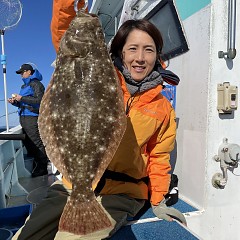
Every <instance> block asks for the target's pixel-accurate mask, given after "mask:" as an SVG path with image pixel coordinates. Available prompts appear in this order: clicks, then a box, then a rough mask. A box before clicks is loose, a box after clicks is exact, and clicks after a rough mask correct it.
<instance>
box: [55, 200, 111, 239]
mask: <svg viewBox="0 0 240 240" xmlns="http://www.w3.org/2000/svg"><path fill="white" fill-rule="evenodd" d="M111 226H112V224H111V222H110V220H109V218H108V216H107V214H106V213H105V212H104V210H103V209H102V207H101V206H100V204H99V203H98V202H97V200H96V198H95V199H93V200H91V201H88V202H86V201H85V202H83V201H82V202H81V201H79V200H78V201H72V200H71V197H70V198H69V200H68V202H67V204H66V205H65V208H64V211H63V213H62V216H61V218H60V221H59V231H63V232H70V233H73V234H76V235H86V234H89V233H93V232H96V231H100V230H103V229H106V228H110V227H111Z"/></svg>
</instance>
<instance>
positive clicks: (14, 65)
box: [0, 0, 92, 127]
mask: <svg viewBox="0 0 240 240" xmlns="http://www.w3.org/2000/svg"><path fill="white" fill-rule="evenodd" d="M90 2H92V1H89V5H90V4H91V3H90ZM21 3H22V17H21V20H20V22H19V23H18V25H17V26H16V27H14V28H13V29H10V30H6V31H5V34H4V49H5V55H6V57H7V74H6V78H7V93H8V94H7V95H8V97H11V94H12V93H19V90H20V87H21V85H22V83H23V82H22V79H21V77H20V76H19V75H17V74H16V73H15V71H16V70H17V69H19V67H20V66H21V64H23V63H26V62H31V63H34V64H35V65H36V66H37V68H38V70H39V71H40V72H41V73H42V75H43V81H42V82H43V84H44V86H45V87H47V85H48V83H49V80H50V78H51V75H52V73H53V70H54V69H53V67H51V63H52V62H53V61H54V59H55V58H56V53H55V49H54V47H53V45H52V39H51V32H50V24H51V18H52V0H44V1H37V0H21ZM1 53H2V49H1ZM0 68H1V69H0V100H1V101H0V127H1V126H5V125H6V121H5V117H1V116H3V115H4V114H5V104H4V101H2V100H3V99H4V83H3V73H2V72H3V71H2V65H1V66H0ZM16 110H17V109H16V108H15V107H13V106H11V104H8V112H9V113H12V112H15V111H16ZM18 124H19V121H18V116H17V114H16V113H15V114H10V115H9V126H16V125H18Z"/></svg>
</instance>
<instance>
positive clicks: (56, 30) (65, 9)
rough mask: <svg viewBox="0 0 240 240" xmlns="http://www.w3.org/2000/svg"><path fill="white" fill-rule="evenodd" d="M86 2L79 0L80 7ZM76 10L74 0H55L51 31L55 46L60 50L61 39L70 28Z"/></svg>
mask: <svg viewBox="0 0 240 240" xmlns="http://www.w3.org/2000/svg"><path fill="white" fill-rule="evenodd" d="M84 4H85V1H84V0H79V2H78V9H80V8H82V7H83V6H84ZM75 15H76V12H75V10H74V0H53V10H52V21H51V32H52V42H53V46H54V48H55V49H56V52H58V49H59V43H60V40H61V38H62V36H63V34H64V33H65V31H66V30H67V29H68V26H69V24H70V22H71V21H72V19H73V18H74V16H75Z"/></svg>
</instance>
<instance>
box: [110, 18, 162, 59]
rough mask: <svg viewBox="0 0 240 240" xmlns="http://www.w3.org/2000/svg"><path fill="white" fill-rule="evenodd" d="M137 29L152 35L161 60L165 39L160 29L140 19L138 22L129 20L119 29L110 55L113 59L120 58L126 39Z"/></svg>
mask: <svg viewBox="0 0 240 240" xmlns="http://www.w3.org/2000/svg"><path fill="white" fill-rule="evenodd" d="M135 29H138V30H141V31H144V32H146V33H147V34H148V35H150V36H151V37H152V39H153V41H154V43H155V45H156V49H157V53H158V57H159V58H160V53H161V52H162V47H163V39H162V35H161V33H160V31H159V30H158V28H157V27H156V26H155V25H154V24H153V23H151V22H150V21H148V20H146V19H138V20H127V21H126V22H124V23H123V24H122V26H121V27H120V28H119V30H118V32H117V34H116V35H115V37H114V38H113V41H112V43H111V47H110V54H111V57H112V58H113V59H115V58H117V57H120V56H121V52H122V49H123V46H124V45H125V43H126V39H127V37H128V35H129V33H130V32H131V31H133V30H135Z"/></svg>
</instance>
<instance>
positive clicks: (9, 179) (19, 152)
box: [0, 126, 31, 208]
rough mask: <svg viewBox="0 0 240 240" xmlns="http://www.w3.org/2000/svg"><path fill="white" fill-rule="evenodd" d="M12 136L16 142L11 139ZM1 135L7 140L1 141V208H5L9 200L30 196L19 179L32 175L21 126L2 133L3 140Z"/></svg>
mask: <svg viewBox="0 0 240 240" xmlns="http://www.w3.org/2000/svg"><path fill="white" fill-rule="evenodd" d="M11 134H12V137H13V139H14V140H13V139H12V138H11V137H10V136H11ZM1 135H2V136H4V135H5V140H0V208H5V207H7V203H8V199H9V198H11V197H15V196H24V195H27V194H28V192H27V191H26V190H25V189H24V188H23V187H22V186H21V184H20V183H19V181H18V179H19V178H22V177H31V173H30V172H29V171H28V170H27V169H26V168H25V164H24V148H23V145H22V141H21V138H20V136H21V137H23V134H22V128H21V126H17V127H14V128H11V129H10V130H9V131H8V132H2V133H0V139H3V138H1ZM18 136H19V138H18Z"/></svg>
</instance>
